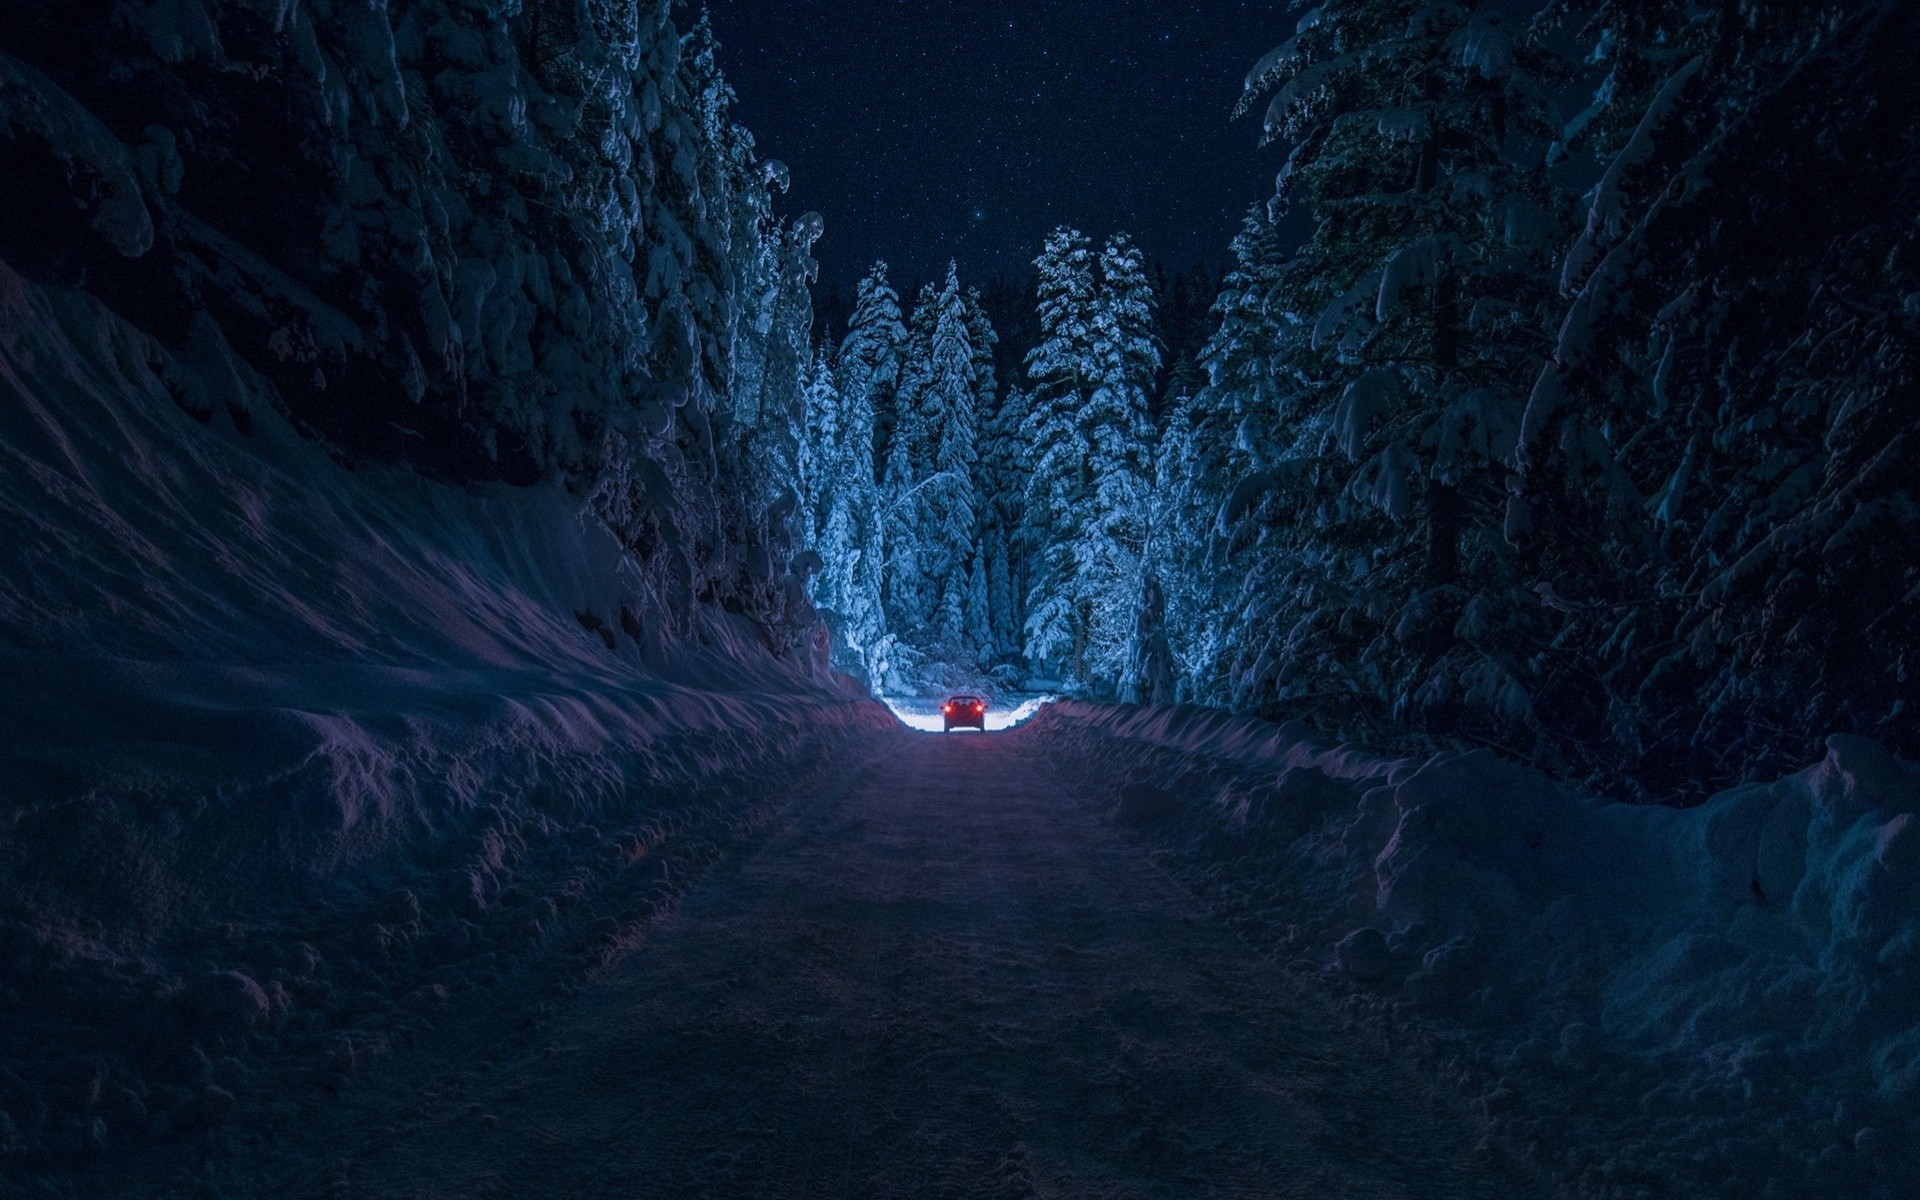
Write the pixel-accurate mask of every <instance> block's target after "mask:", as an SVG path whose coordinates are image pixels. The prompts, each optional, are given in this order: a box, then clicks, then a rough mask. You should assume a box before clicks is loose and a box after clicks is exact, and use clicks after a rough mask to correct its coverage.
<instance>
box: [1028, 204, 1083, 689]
mask: <svg viewBox="0 0 1920 1200" xmlns="http://www.w3.org/2000/svg"><path fill="white" fill-rule="evenodd" d="M1034 266H1035V268H1036V269H1037V270H1038V272H1039V281H1038V284H1037V287H1036V297H1037V300H1038V307H1039V315H1040V342H1039V344H1038V345H1036V346H1035V347H1034V348H1033V349H1032V350H1030V351H1029V352H1028V353H1027V378H1028V380H1029V381H1030V382H1031V384H1032V391H1031V392H1030V394H1029V396H1028V403H1029V408H1028V410H1027V420H1026V426H1025V433H1024V435H1023V438H1022V440H1023V441H1025V443H1026V444H1027V446H1028V448H1029V450H1028V453H1029V455H1030V461H1031V463H1032V474H1031V475H1030V476H1029V477H1028V480H1027V489H1026V499H1027V506H1026V508H1027V511H1026V515H1025V521H1024V529H1023V539H1024V540H1025V541H1026V542H1027V544H1028V546H1029V547H1030V548H1031V559H1030V565H1029V572H1030V573H1029V575H1028V585H1027V603H1026V609H1027V619H1026V626H1025V630H1024V633H1025V654H1026V657H1027V660H1028V662H1029V664H1030V665H1031V666H1032V667H1033V669H1034V670H1035V671H1038V672H1041V673H1043V674H1051V675H1054V676H1056V677H1059V678H1061V679H1062V680H1063V682H1078V681H1081V680H1084V679H1085V677H1086V669H1085V668H1086V664H1085V655H1086V624H1085V620H1084V617H1083V615H1082V613H1081V611H1080V604H1079V599H1080V596H1079V568H1080V562H1079V558H1078V555H1077V554H1076V553H1075V550H1076V548H1077V544H1078V535H1079V529H1080V522H1081V521H1082V520H1083V519H1084V517H1085V514H1086V513H1087V511H1088V510H1089V508H1090V502H1091V498H1092V492H1093V481H1092V479H1091V477H1090V474H1089V471H1088V466H1087V464H1088V460H1089V458H1090V451H1091V447H1090V446H1089V444H1088V441H1087V438H1086V431H1085V430H1084V429H1083V428H1082V426H1081V423H1080V421H1079V414H1080V412H1081V410H1082V409H1083V407H1084V406H1085V404H1086V402H1087V400H1088V398H1089V397H1090V395H1091V393H1092V373H1093V370H1094V364H1095V348H1094V339H1093V328H1094V322H1095V319H1096V314H1095V294H1096V277H1095V267H1096V262H1095V258H1094V252H1093V245H1092V243H1091V242H1090V241H1089V240H1088V239H1087V236H1086V235H1085V234H1083V233H1081V232H1080V231H1079V230H1077V229H1068V228H1061V229H1057V230H1055V231H1054V232H1053V233H1052V234H1051V235H1049V236H1048V238H1047V242H1046V247H1045V248H1044V249H1043V250H1042V251H1041V253H1040V257H1039V258H1037V259H1035V260H1034Z"/></svg>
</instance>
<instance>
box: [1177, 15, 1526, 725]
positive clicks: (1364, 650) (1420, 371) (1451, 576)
mask: <svg viewBox="0 0 1920 1200" xmlns="http://www.w3.org/2000/svg"><path fill="white" fill-rule="evenodd" d="M1550 82H1551V73H1550V71H1549V69H1548V66H1547V64H1546V62H1545V60H1544V59H1543V57H1542V55H1541V54H1540V53H1539V52H1538V51H1537V50H1535V49H1533V48H1531V47H1530V46H1528V45H1527V44H1526V43H1524V42H1523V41H1521V40H1519V39H1516V38H1514V37H1512V36H1510V35H1509V34H1508V33H1507V31H1506V30H1505V29H1504V27H1503V26H1502V24H1501V20H1500V17H1499V15H1498V14H1497V13H1495V12H1494V11H1492V10H1491V8H1489V7H1487V6H1484V5H1468V4H1455V5H1434V4H1428V3H1423V2H1416V0H1335V2H1332V3H1328V4H1326V5H1323V6H1321V7H1320V8H1317V9H1315V10H1313V11H1312V12H1311V13H1309V14H1308V15H1307V16H1306V17H1305V18H1303V19H1302V21H1301V23H1300V28H1299V31H1298V33H1297V34H1296V36H1295V37H1293V38H1291V39H1289V40H1288V41H1287V42H1286V43H1284V44H1283V45H1282V46H1280V47H1279V48H1277V49H1276V50H1274V51H1273V52H1272V53H1270V54H1268V55H1267V56H1266V57H1265V58H1263V59H1262V60H1261V61H1260V62H1259V63H1258V64H1257V65H1256V66H1255V67H1254V69H1253V71H1252V73H1251V74H1250V75H1249V76H1248V79H1247V100H1246V103H1248V104H1250V103H1251V102H1252V100H1253V99H1254V98H1256V97H1258V96H1260V95H1264V94H1267V93H1271V95H1272V98H1271V101H1270V103H1269V104H1268V107H1267V111H1266V118H1265V128H1266V132H1267V135H1268V137H1269V138H1270V139H1276V140H1283V141H1286V142H1288V143H1291V144H1292V145H1293V147H1294V149H1293V152H1292V154H1291V156H1290V158H1289V160H1288V163H1287V165H1286V167H1285V169H1284V170H1283V171H1282V172H1281V175H1280V180H1279V194H1278V195H1277V196H1276V198H1275V202H1274V207H1275V209H1276V210H1278V209H1281V208H1285V207H1287V206H1289V205H1293V204H1303V205H1305V206H1306V207H1308V208H1309V209H1310V210H1311V211H1312V212H1313V214H1314V215H1315V216H1316V217H1317V218H1319V221H1320V223H1319V225H1318V227H1317V229H1316V232H1315V234H1314V235H1313V237H1312V238H1310V239H1309V240H1308V242H1307V244H1306V245H1305V246H1303V247H1302V248H1301V250H1300V252H1299V254H1298V255H1297V256H1296V257H1295V258H1293V259H1292V260H1291V262H1289V263H1287V264H1286V265H1285V266H1284V267H1283V268H1281V270H1280V278H1279V279H1278V280H1277V281H1276V282H1277V284H1278V286H1277V288H1275V287H1269V288H1268V289H1267V291H1268V292H1269V293H1270V296H1273V298H1277V300H1278V302H1279V303H1280V304H1282V305H1284V309H1283V310H1282V311H1283V312H1284V313H1285V314H1286V316H1285V319H1284V321H1282V322H1281V323H1280V324H1279V325H1278V326H1277V327H1276V328H1274V330H1273V333H1274V340H1272V341H1271V342H1269V343H1267V344H1264V345H1259V346H1255V347H1252V348H1251V349H1252V355H1251V359H1252V361H1253V362H1254V363H1255V364H1256V367H1255V373H1257V374H1259V375H1260V376H1261V379H1260V380H1259V381H1258V382H1255V383H1254V384H1253V386H1252V388H1251V390H1250V392H1249V393H1248V394H1246V395H1244V396H1243V397H1242V400H1241V408H1242V411H1243V412H1244V419H1243V422H1242V424H1241V427H1240V435H1239V436H1238V437H1237V438H1236V443H1237V446H1238V448H1239V455H1240V460H1241V464H1242V466H1241V471H1242V479H1241V482H1240V486H1238V487H1237V488H1236V489H1235V491H1234V493H1232V494H1230V495H1229V497H1228V500H1229V505H1228V507H1231V508H1232V509H1234V510H1235V511H1236V513H1237V514H1240V515H1246V516H1250V517H1253V518H1255V519H1256V521H1257V524H1256V526H1255V527H1254V529H1253V530H1252V531H1251V532H1248V531H1245V530H1241V531H1236V532H1238V533H1240V535H1241V538H1242V541H1243V544H1244V543H1246V542H1249V541H1250V542H1251V545H1250V546H1247V548H1246V552H1245V553H1243V556H1242V559H1241V563H1242V571H1243V581H1244V587H1243V591H1242V594H1243V595H1244V596H1245V597H1247V601H1246V603H1245V605H1244V606H1243V607H1242V609H1241V612H1240V614H1239V616H1238V623H1239V629H1238V631H1237V640H1238V642H1239V644H1240V651H1239V657H1238V659H1237V661H1236V663H1235V664H1234V668H1233V675H1234V679H1233V683H1234V690H1235V696H1236V698H1237V699H1238V700H1239V702H1241V703H1243V704H1266V703H1270V702H1273V701H1275V700H1278V699H1283V698H1285V697H1287V696H1290V695H1299V694H1306V693H1312V694H1315V695H1317V696H1321V697H1323V699H1322V701H1321V706H1322V710H1323V711H1327V712H1339V713H1341V714H1343V715H1344V716H1346V717H1347V718H1348V719H1351V720H1355V721H1381V720H1385V719H1388V718H1400V719H1404V720H1413V721H1419V722H1421V723H1423V724H1429V725H1446V724H1450V723H1452V722H1455V721H1456V720H1457V719H1458V717H1459V714H1460V712H1461V710H1462V705H1463V702H1465V703H1466V704H1468V705H1469V706H1473V707H1477V708H1479V709H1480V710H1481V711H1484V712H1488V713H1492V712H1494V711H1495V710H1499V712H1500V713H1501V716H1500V718H1499V719H1501V720H1504V721H1507V722H1509V723H1512V722H1522V721H1526V720H1528V719H1530V714H1529V712H1528V708H1529V706H1528V702H1527V698H1526V692H1525V688H1524V686H1523V685H1522V683H1521V681H1520V680H1519V679H1517V678H1516V676H1515V675H1514V672H1513V667H1514V665H1515V664H1514V662H1513V660H1512V658H1511V657H1510V656H1508V655H1505V654H1502V653H1499V652H1497V651H1496V652H1491V653H1489V652H1488V642H1487V641H1486V639H1485V638H1483V637H1482V636H1481V635H1482V634H1485V635H1487V637H1491V638H1494V640H1498V639H1499V638H1504V637H1508V636H1510V635H1509V634H1508V633H1499V634H1498V635H1497V636H1496V634H1495V631H1496V630H1498V629H1501V628H1504V627H1506V626H1509V625H1511V624H1512V623H1514V622H1520V621H1524V620H1526V617H1525V613H1524V605H1523V604H1522V596H1521V594H1520V593H1519V590H1518V584H1517V580H1516V579H1515V577H1514V572H1513V567H1512V563H1511V558H1510V555H1509V554H1508V553H1507V547H1506V545H1505V542H1504V541H1503V539H1502V537H1501V522H1502V519H1503V517H1504V514H1505V509H1506V498H1507V496H1506V493H1507V486H1506V476H1507V467H1506V464H1505V459H1506V457H1507V455H1508V454H1509V453H1510V452H1511V450H1512V447H1513V445H1514V441H1515V438H1516V437H1517V434H1518V429H1519V419H1520V411H1521V407H1522V405H1523V404H1524V397H1525V392H1526V387H1527V382H1528V380H1529V378H1530V376H1531V374H1532V373H1533V372H1534V371H1536V370H1537V366H1538V361H1539V357H1540V347H1541V346H1542V344H1543V342H1544V335H1545V334H1546V332H1547V331H1548V330H1550V329H1551V328H1552V323H1553V321H1554V319H1555V316H1556V306H1555V304H1554V303H1553V298H1552V295H1551V293H1550V291H1549V290H1548V289H1547V287H1546V286H1545V279H1546V276H1547V271H1548V267H1549V265H1550V262H1551V259H1552V255H1553V253H1554V250H1555V248H1556V246H1557V245H1558V244H1559V239H1560V236H1561V232H1562V230H1563V228H1564V204H1563V202H1562V201H1561V198H1560V197H1558V196H1557V195H1556V193H1555V192H1554V190H1553V188H1552V186H1551V185H1550V183H1549V182H1548V179H1547V176H1546V173H1545V164H1544V159H1543V154H1542V149H1543V148H1544V146H1545V145H1546V141H1547V138H1548V136H1549V134H1550V132H1551V131H1550V129H1549V127H1548V126H1547V124H1546V121H1545V116H1546V110H1547V102H1546V96H1547V95H1548V93H1549V86H1548V85H1549V84H1550ZM1274 293H1277V296H1274V295H1273V294H1274ZM1263 360H1264V364H1269V365H1264V366H1262V365H1260V364H1262V362H1263ZM1274 365H1277V366H1278V369H1277V370H1276V369H1273V366H1274ZM1215 377H1216V380H1217V379H1218V378H1219V374H1218V372H1217V371H1216V376H1215ZM1329 696H1331V697H1332V698H1328V697H1329Z"/></svg>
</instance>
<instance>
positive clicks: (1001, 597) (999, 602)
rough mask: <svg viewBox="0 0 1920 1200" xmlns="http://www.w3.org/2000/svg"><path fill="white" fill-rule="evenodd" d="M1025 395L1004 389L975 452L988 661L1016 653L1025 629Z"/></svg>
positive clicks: (1027, 464)
mask: <svg viewBox="0 0 1920 1200" xmlns="http://www.w3.org/2000/svg"><path fill="white" fill-rule="evenodd" d="M1027 414H1028V408H1027V395H1026V392H1024V391H1023V390H1021V389H1020V388H1016V387H1010V388H1008V389H1007V391H1006V393H1005V395H1004V396H1002V398H1001V400H1000V403H999V406H998V408H997V409H996V410H994V412H993V416H992V419H991V420H990V421H989V422H988V424H987V438H986V444H985V447H984V449H983V451H982V454H981V460H982V463H983V464H984V469H985V476H986V483H985V485H984V495H983V497H982V500H983V502H982V504H981V513H982V515H981V533H980V537H981V544H982V546H983V547H984V548H985V552H986V559H987V610H988V612H989V613H990V614H991V620H992V630H991V632H992V636H991V639H990V641H989V642H988V643H986V644H987V645H989V646H990V647H991V649H990V650H989V651H988V653H989V655H990V656H991V657H995V658H1011V657H1014V656H1017V655H1019V654H1020V653H1021V649H1022V642H1023V633H1024V630H1025V627H1026V582H1027V577H1028V575H1029V571H1028V562H1029V559H1030V557H1031V555H1030V553H1029V539H1028V537H1027V533H1028V526H1027V521H1026V511H1027V504H1026V495H1027V489H1028V485H1029V483H1030V481H1031V478H1032V474H1033V472H1032V462H1031V458H1030V456H1029V453H1028V444H1027V440H1026V438H1027V433H1028V429H1027Z"/></svg>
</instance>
